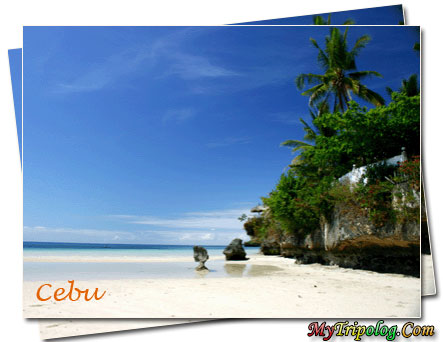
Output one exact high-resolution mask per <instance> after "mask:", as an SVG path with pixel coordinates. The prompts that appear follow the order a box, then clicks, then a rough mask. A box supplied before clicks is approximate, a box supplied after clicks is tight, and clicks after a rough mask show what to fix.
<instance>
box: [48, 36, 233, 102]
mask: <svg viewBox="0 0 443 342" xmlns="http://www.w3.org/2000/svg"><path fill="white" fill-rule="evenodd" d="M189 32H190V30H187V29H184V30H181V31H174V32H173V33H171V34H167V35H164V36H163V37H160V38H158V39H156V40H154V41H153V42H150V43H149V44H138V45H136V46H133V47H130V48H127V49H126V50H124V51H122V52H119V53H116V54H113V55H110V56H109V57H108V58H106V59H105V60H104V61H103V62H101V63H96V64H94V65H92V66H90V67H89V68H88V69H87V70H84V72H83V73H80V75H78V76H75V77H74V78H72V79H71V80H66V81H64V82H60V83H58V84H57V88H56V91H57V92H63V93H69V92H71V93H74V92H91V91H97V90H101V89H103V88H106V87H109V86H111V85H113V84H114V83H116V81H118V80H119V79H121V78H122V77H124V76H126V75H130V74H132V73H136V72H137V74H139V73H140V72H142V73H149V72H150V73H151V74H152V75H151V76H152V77H153V78H159V77H160V78H162V77H168V76H177V77H179V78H182V79H184V80H196V79H202V78H219V77H228V76H231V77H232V76H239V74H238V72H236V71H233V70H230V69H229V68H227V67H226V66H222V65H219V64H218V63H216V62H215V61H213V60H211V58H209V57H208V56H204V55H196V54H193V53H190V52H185V50H184V48H183V46H182V45H183V43H184V41H185V40H186V39H190V38H192V35H190V34H189ZM165 63H166V64H167V68H166V67H165Z"/></svg>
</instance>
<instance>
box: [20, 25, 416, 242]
mask: <svg viewBox="0 0 443 342" xmlns="http://www.w3.org/2000/svg"><path fill="white" fill-rule="evenodd" d="M354 19H356V20H357V19H358V18H355V17H354ZM357 22H358V20H357ZM328 31H329V28H328V27H318V26H316V27H278V26H274V27H245V26H237V27H235V26H225V27H149V28H146V27H138V28H134V27H114V28H100V27H82V28H57V27H52V28H35V27H25V28H24V50H23V51H24V84H23V86H24V87H23V92H24V93H23V94H24V106H23V109H24V112H23V113H24V146H23V149H24V164H23V171H24V226H25V229H24V239H25V240H28V241H64V242H116V243H169V244H195V243H200V244H225V243H227V242H229V241H230V240H231V239H233V238H235V237H241V238H246V236H245V234H244V232H243V230H242V224H241V223H240V222H239V221H238V220H237V217H239V216H240V215H241V214H242V213H248V211H249V209H250V208H251V207H252V206H254V205H256V204H257V203H258V202H259V201H260V197H261V196H264V195H266V194H267V193H268V192H269V191H270V190H271V189H272V188H273V187H274V186H275V184H276V182H277V180H278V178H279V176H280V174H281V173H282V172H283V171H284V170H285V168H286V166H287V165H288V164H289V162H290V160H291V159H292V158H293V156H292V155H291V152H290V150H289V149H287V148H284V147H280V143H281V142H282V141H284V140H286V139H299V138H301V137H302V136H303V131H302V125H301V124H300V123H299V120H298V118H299V117H304V118H306V117H307V116H308V108H307V102H308V99H307V98H306V97H303V96H301V95H300V91H298V90H297V88H296V87H295V85H294V79H295V77H296V76H297V75H298V74H299V73H304V72H318V71H319V69H318V66H317V62H316V58H317V54H316V50H315V49H314V48H313V47H312V45H311V44H310V42H309V38H310V37H313V38H316V39H317V40H318V41H319V42H320V43H323V40H324V37H325V36H326V35H327V33H328ZM362 34H369V35H370V36H371V37H372V41H371V42H370V43H369V45H368V46H367V47H366V48H365V49H364V50H363V51H362V53H361V56H360V57H359V58H358V60H357V65H358V68H359V69H360V70H376V71H378V72H380V73H381V74H382V75H383V76H384V78H383V79H373V80H368V81H367V82H366V84H367V85H368V86H369V87H371V88H372V89H373V90H375V91H378V92H380V93H382V94H383V95H384V96H386V97H387V94H386V92H385V87H386V86H389V87H391V88H393V89H397V88H399V86H400V83H401V80H402V79H403V78H407V77H409V76H410V75H411V74H413V73H418V72H419V57H418V55H417V53H416V52H414V51H413V50H412V46H413V44H414V43H415V42H416V41H418V40H419V34H418V30H417V28H413V27H351V28H350V31H349V41H350V42H351V43H353V42H354V41H355V39H356V38H357V37H359V36H361V35H362Z"/></svg>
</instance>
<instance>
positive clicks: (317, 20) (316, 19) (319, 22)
mask: <svg viewBox="0 0 443 342" xmlns="http://www.w3.org/2000/svg"><path fill="white" fill-rule="evenodd" d="M313 22H314V25H331V14H329V15H328V19H326V20H325V19H323V17H322V16H321V15H315V16H314V18H313ZM354 24H355V22H354V20H352V19H347V20H345V22H344V23H343V24H342V25H354Z"/></svg>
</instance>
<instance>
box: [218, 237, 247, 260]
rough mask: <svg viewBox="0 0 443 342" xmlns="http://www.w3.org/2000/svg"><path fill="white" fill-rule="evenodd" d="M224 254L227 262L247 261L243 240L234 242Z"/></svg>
mask: <svg viewBox="0 0 443 342" xmlns="http://www.w3.org/2000/svg"><path fill="white" fill-rule="evenodd" d="M223 254H224V255H225V257H226V260H247V259H246V252H245V249H244V248H243V244H242V240H241V239H234V240H232V241H231V243H230V244H229V245H228V247H226V248H225V250H224V251H223Z"/></svg>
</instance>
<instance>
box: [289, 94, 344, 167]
mask: <svg viewBox="0 0 443 342" xmlns="http://www.w3.org/2000/svg"><path fill="white" fill-rule="evenodd" d="M329 112H330V111H329V106H328V104H327V103H325V102H323V103H321V104H320V105H319V106H315V108H313V109H309V114H310V116H311V119H312V125H309V124H308V123H307V122H306V121H305V120H304V119H302V118H300V121H301V123H302V124H303V130H304V131H305V136H304V137H303V140H292V139H291V140H286V141H284V142H282V143H281V146H286V147H292V152H293V153H295V152H297V151H301V150H307V149H310V148H313V147H314V144H315V139H316V137H317V136H318V135H322V136H325V137H332V136H333V135H335V134H336V131H334V130H332V129H331V128H329V127H323V126H318V125H316V124H315V119H316V118H318V117H319V116H321V115H323V114H326V113H329ZM300 156H301V155H298V156H296V157H295V158H294V159H293V160H292V162H291V165H297V164H298V162H299V161H300Z"/></svg>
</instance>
